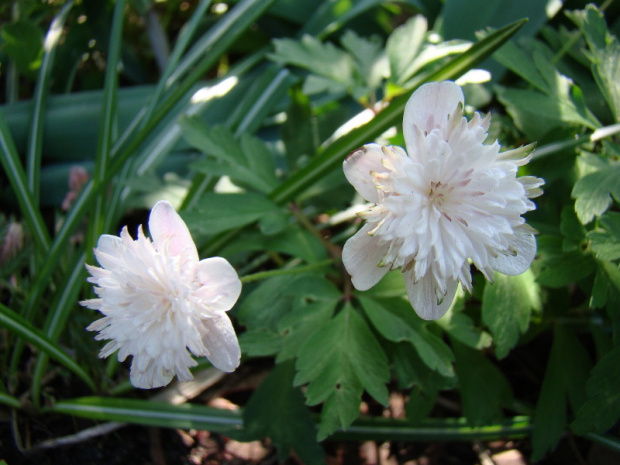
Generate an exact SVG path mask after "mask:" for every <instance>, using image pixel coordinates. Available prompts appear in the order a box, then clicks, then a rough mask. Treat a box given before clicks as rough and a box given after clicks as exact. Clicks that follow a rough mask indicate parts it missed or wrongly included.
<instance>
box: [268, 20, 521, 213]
mask: <svg viewBox="0 0 620 465" xmlns="http://www.w3.org/2000/svg"><path fill="white" fill-rule="evenodd" d="M525 22H526V21H525V20H521V21H517V22H515V23H512V24H510V25H508V26H506V27H503V28H502V29H498V30H497V31H495V32H493V33H492V34H490V35H488V36H487V37H485V38H484V39H482V40H480V41H479V42H477V43H475V44H474V45H473V46H472V47H471V48H470V49H469V50H467V51H466V52H464V53H463V54H461V55H459V56H457V57H454V58H452V59H450V60H449V61H448V62H447V63H445V64H444V65H442V66H441V67H440V68H438V69H437V70H435V71H433V72H431V73H429V74H426V75H424V76H420V77H419V78H417V79H414V80H413V81H411V82H410V85H411V90H413V89H416V88H417V87H419V86H420V85H422V84H423V83H424V82H428V81H442V80H445V79H454V78H456V77H458V76H460V75H461V74H463V73H465V72H466V71H467V70H469V69H471V68H473V67H474V66H475V65H476V64H478V63H479V62H481V61H482V60H484V59H485V58H486V57H488V56H489V55H491V54H492V53H493V52H494V51H495V50H496V49H497V48H498V47H500V46H501V45H502V44H503V43H504V42H506V41H507V40H508V39H509V38H510V37H512V35H513V34H514V33H515V32H517V30H519V29H520V28H521V27H522V26H523V25H524V24H525ZM409 96H410V94H404V95H401V96H399V97H396V98H395V99H394V100H392V102H391V103H390V105H389V106H388V107H387V108H385V109H383V110H382V111H381V112H380V113H379V114H378V115H376V116H375V117H374V118H373V119H372V120H371V121H370V122H369V123H367V124H364V125H362V126H360V127H358V128H356V129H353V130H352V131H351V132H349V133H348V134H346V135H345V136H343V137H341V138H339V139H337V140H335V141H334V142H333V143H332V144H331V145H329V146H328V147H327V148H325V149H324V150H322V151H320V152H319V153H318V154H317V155H316V156H315V157H314V158H313V159H312V160H311V161H310V163H308V165H306V166H305V167H304V168H303V169H301V170H299V171H297V172H295V173H294V174H293V175H292V176H291V177H290V178H288V179H287V180H286V181H284V182H283V183H282V184H280V185H279V186H278V187H276V188H275V189H274V190H273V191H272V192H271V194H270V197H271V198H272V200H273V201H274V202H276V203H279V204H281V203H285V202H288V201H290V200H292V199H294V198H295V197H297V196H298V195H300V194H302V193H303V192H304V191H305V190H307V189H308V188H309V187H311V186H312V185H314V184H315V183H316V182H317V181H319V180H320V179H322V178H323V177H325V176H326V175H327V174H329V173H330V172H332V171H333V170H335V169H336V168H338V167H339V166H340V165H341V163H342V161H343V160H344V157H345V156H346V155H347V154H348V153H349V152H351V151H352V150H354V149H356V148H357V147H360V146H361V145H363V144H366V143H369V142H372V141H373V140H374V139H375V138H376V137H378V136H379V135H380V134H382V133H383V132H385V131H386V130H387V129H389V128H390V127H391V126H393V125H394V124H397V123H398V122H399V120H400V119H401V118H402V115H403V111H404V108H405V104H406V103H407V101H408V100H409Z"/></svg>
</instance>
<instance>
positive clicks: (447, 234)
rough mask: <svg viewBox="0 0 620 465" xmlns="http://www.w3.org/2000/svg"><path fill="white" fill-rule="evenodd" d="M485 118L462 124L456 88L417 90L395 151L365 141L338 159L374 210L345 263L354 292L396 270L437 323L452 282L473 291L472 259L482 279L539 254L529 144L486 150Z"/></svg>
mask: <svg viewBox="0 0 620 465" xmlns="http://www.w3.org/2000/svg"><path fill="white" fill-rule="evenodd" d="M489 124H490V117H489V116H488V115H487V116H486V117H485V118H482V117H481V116H480V115H479V114H478V113H476V114H475V115H474V117H473V118H472V120H471V121H467V119H466V118H465V117H463V92H462V91H461V88H460V87H459V86H458V85H456V84H455V83H453V82H449V81H446V82H440V83H429V84H426V85H423V86H421V87H420V88H419V89H418V90H417V91H416V92H414V94H413V95H412V96H411V98H410V99H409V102H408V103H407V106H406V107H405V115H404V121H403V132H404V136H405V143H406V145H407V152H408V155H407V153H406V152H405V151H404V150H403V149H402V148H400V147H394V146H390V147H382V146H380V145H377V144H368V145H365V146H363V147H362V148H361V149H359V150H357V151H355V152H353V153H352V154H351V155H349V157H347V159H346V160H345V161H344V173H345V176H346V177H347V179H348V180H349V182H350V183H351V184H352V185H353V186H354V187H355V189H356V190H357V191H358V192H359V193H360V194H361V195H362V197H364V198H365V199H366V200H367V201H369V202H372V203H374V204H375V205H373V206H371V207H370V209H369V210H368V211H366V212H363V213H361V214H360V216H361V217H362V218H364V219H365V220H366V224H365V225H364V226H363V227H362V228H361V229H360V231H358V232H357V234H355V235H354V236H353V237H352V238H350V239H349V240H348V241H347V243H346V244H345V246H344V250H343V255H342V259H343V262H344V265H345V267H346V269H347V270H348V272H349V273H350V274H351V277H352V281H353V285H354V286H355V287H356V288H357V289H359V290H367V289H369V288H371V287H372V286H374V285H375V284H376V283H377V282H378V281H379V280H380V279H381V278H382V277H383V276H384V275H385V274H386V273H387V272H388V271H389V270H392V269H396V268H401V271H402V273H403V277H404V279H405V284H406V287H407V294H408V297H409V300H410V301H411V304H412V306H413V308H414V310H415V311H416V313H417V314H418V315H420V316H421V317H422V318H424V319H436V318H440V317H441V316H442V315H443V314H444V313H445V312H446V311H447V310H448V308H449V306H450V304H451V303H452V300H453V298H454V294H455V292H456V288H457V284H458V283H461V285H462V286H463V288H465V289H466V290H468V291H471V287H472V278H471V272H470V261H471V263H473V264H474V265H475V266H476V268H478V269H479V270H480V271H481V272H482V273H483V274H484V275H485V276H486V278H487V279H489V280H491V279H492V278H493V271H498V272H500V273H504V274H508V275H517V274H521V273H523V272H524V271H525V270H527V269H528V267H529V266H530V263H531V262H532V260H533V258H534V256H535V255H536V241H535V239H534V233H535V231H534V230H533V229H532V228H530V227H529V226H528V225H527V224H525V220H524V219H523V218H522V215H523V214H524V213H526V212H527V211H529V210H533V209H535V208H536V207H535V205H534V203H533V202H532V201H531V200H529V198H533V197H536V196H538V195H540V194H541V193H542V191H541V190H540V186H542V184H543V180H542V179H539V178H535V177H532V176H524V177H520V178H517V176H516V175H517V169H518V167H519V166H520V165H523V164H525V163H527V162H528V161H529V156H528V154H529V152H530V151H531V150H532V146H528V147H521V148H519V149H515V150H509V151H506V152H501V153H500V151H499V149H500V146H499V144H498V143H497V142H494V143H491V144H484V141H485V139H486V138H487V131H488V128H489Z"/></svg>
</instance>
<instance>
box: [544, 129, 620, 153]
mask: <svg viewBox="0 0 620 465" xmlns="http://www.w3.org/2000/svg"><path fill="white" fill-rule="evenodd" d="M618 133H620V123H617V124H611V125H609V126H604V127H602V128H598V129H597V130H596V131H594V132H593V133H592V134H588V135H583V136H580V137H577V138H574V137H572V138H570V139H565V140H561V141H557V142H551V143H550V144H546V145H543V146H541V147H538V148H536V149H535V150H534V152H533V153H532V160H539V159H541V158H545V157H548V156H551V155H553V154H556V153H559V152H562V151H564V150H570V149H572V148H574V147H579V146H581V145H583V144H587V143H588V142H596V141H599V140H601V139H605V138H607V137H611V136H613V135H615V134H618Z"/></svg>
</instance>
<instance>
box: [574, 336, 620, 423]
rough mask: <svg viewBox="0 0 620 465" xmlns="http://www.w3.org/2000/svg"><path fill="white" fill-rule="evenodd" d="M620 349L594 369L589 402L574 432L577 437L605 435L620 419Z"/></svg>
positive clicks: (583, 409)
mask: <svg viewBox="0 0 620 465" xmlns="http://www.w3.org/2000/svg"><path fill="white" fill-rule="evenodd" d="M618 366H620V346H616V347H615V348H614V349H612V350H611V351H610V352H609V353H608V354H607V355H606V356H605V357H603V358H602V359H601V360H600V361H599V362H598V363H597V364H596V366H595V367H594V368H593V369H592V372H591V374H590V378H589V379H588V383H587V385H586V392H587V395H588V400H587V401H586V402H585V403H584V404H583V406H582V407H581V408H580V409H579V411H578V412H577V418H576V420H575V421H574V422H573V423H572V429H573V431H575V432H576V433H577V434H586V433H590V432H596V433H603V432H605V431H607V430H608V429H609V428H611V427H612V426H613V425H614V423H616V422H617V421H618V418H619V417H620V370H618Z"/></svg>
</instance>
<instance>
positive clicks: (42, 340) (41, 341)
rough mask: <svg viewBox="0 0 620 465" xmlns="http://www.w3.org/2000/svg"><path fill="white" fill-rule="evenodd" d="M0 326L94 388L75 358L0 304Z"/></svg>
mask: <svg viewBox="0 0 620 465" xmlns="http://www.w3.org/2000/svg"><path fill="white" fill-rule="evenodd" d="M0 326H3V327H5V328H7V329H8V330H9V331H11V332H12V333H14V334H16V335H17V336H19V337H21V338H23V339H25V340H26V341H28V342H29V343H31V344H32V345H33V346H35V347H37V348H38V349H40V350H42V351H43V352H45V353H46V354H47V355H49V356H50V357H52V358H53V359H55V360H56V361H58V362H59V363H60V364H61V365H63V366H64V367H65V368H67V369H68V370H70V371H72V372H73V373H75V374H76V375H77V376H78V377H79V378H80V379H81V380H83V381H84V382H85V383H86V384H87V385H88V386H89V387H90V388H91V389H93V390H95V384H94V383H93V381H92V379H90V376H88V374H87V373H86V371H84V369H83V368H82V367H81V366H80V365H78V364H77V363H76V362H75V360H73V359H72V358H71V357H70V356H69V355H67V354H66V353H65V351H63V350H62V349H61V348H60V347H59V346H58V345H56V343H54V342H53V341H51V340H50V339H49V338H48V337H47V336H45V335H44V334H43V333H42V332H41V330H39V329H37V328H35V327H34V326H33V325H32V324H31V323H30V322H28V321H27V320H25V319H24V318H22V317H21V316H19V315H18V314H17V313H15V312H14V311H13V310H11V309H10V308H8V307H5V306H4V305H2V304H0Z"/></svg>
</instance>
